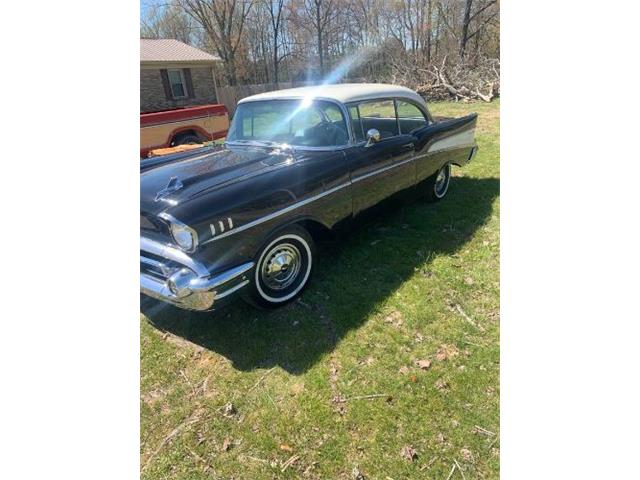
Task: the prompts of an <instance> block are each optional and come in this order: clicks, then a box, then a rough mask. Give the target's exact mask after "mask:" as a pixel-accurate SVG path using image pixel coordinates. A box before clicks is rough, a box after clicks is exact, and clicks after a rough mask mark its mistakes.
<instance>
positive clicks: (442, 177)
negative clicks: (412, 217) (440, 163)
mask: <svg viewBox="0 0 640 480" xmlns="http://www.w3.org/2000/svg"><path fill="white" fill-rule="evenodd" d="M450 171H451V165H448V164H447V165H445V166H444V167H442V168H441V169H440V171H439V172H438V176H437V177H436V184H435V190H436V195H438V196H442V195H444V194H445V193H446V191H447V187H448V186H449V173H450Z"/></svg>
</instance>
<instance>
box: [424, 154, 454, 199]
mask: <svg viewBox="0 0 640 480" xmlns="http://www.w3.org/2000/svg"><path fill="white" fill-rule="evenodd" d="M450 180H451V164H450V163H445V164H444V165H443V166H442V168H440V170H438V171H437V172H436V173H434V174H433V175H431V177H429V178H428V179H427V181H426V196H427V200H428V201H430V202H437V201H438V200H442V199H443V198H444V197H445V195H446V194H447V192H448V191H449V182H450Z"/></svg>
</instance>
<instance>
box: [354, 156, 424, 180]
mask: <svg viewBox="0 0 640 480" xmlns="http://www.w3.org/2000/svg"><path fill="white" fill-rule="evenodd" d="M413 161H414V157H411V158H409V159H407V160H403V161H401V162H398V163H394V164H393V165H389V166H388V167H384V168H381V169H380V170H376V171H374V172H369V173H365V174H364V175H360V176H359V177H356V178H354V179H353V180H352V181H351V182H352V183H356V182H359V181H360V180H364V179H365V178H369V177H373V176H374V175H377V174H379V173H382V172H386V171H387V170H391V169H392V168H396V167H399V166H400V165H404V164H405V163H409V162H413Z"/></svg>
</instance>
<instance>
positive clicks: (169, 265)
mask: <svg viewBox="0 0 640 480" xmlns="http://www.w3.org/2000/svg"><path fill="white" fill-rule="evenodd" d="M140 265H141V270H140V291H141V292H142V293H144V294H145V295H148V296H149V297H152V298H155V299H157V300H162V301H164V302H168V303H171V304H173V305H175V306H177V307H180V308H185V309H188V310H198V311H205V310H211V309H212V308H213V305H214V303H216V302H218V301H219V300H221V299H223V298H225V297H228V296H229V295H231V294H232V293H234V292H237V291H238V290H240V289H241V288H243V287H245V286H246V285H248V284H249V279H248V278H247V274H248V272H249V271H250V270H251V269H252V268H253V266H254V263H253V262H247V263H244V264H242V265H239V266H237V267H235V268H231V269H229V270H225V271H224V272H220V273H217V274H215V275H211V274H210V272H209V271H208V270H207V269H206V268H205V267H204V265H202V264H201V263H199V262H196V261H195V260H193V259H192V258H190V257H188V256H187V255H186V254H185V253H184V252H182V251H180V250H178V249H176V248H174V247H171V246H168V245H164V244H161V243H159V242H156V241H154V240H150V239H148V238H144V237H141V239H140Z"/></svg>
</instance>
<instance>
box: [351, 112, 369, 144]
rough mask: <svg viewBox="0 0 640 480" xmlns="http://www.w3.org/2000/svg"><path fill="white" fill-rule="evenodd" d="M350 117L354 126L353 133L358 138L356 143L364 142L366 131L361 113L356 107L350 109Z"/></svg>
mask: <svg viewBox="0 0 640 480" xmlns="http://www.w3.org/2000/svg"><path fill="white" fill-rule="evenodd" d="M349 116H350V117H351V125H352V126H353V133H354V135H355V136H356V142H363V141H364V140H366V138H365V136H364V131H363V130H362V122H361V121H360V112H359V111H358V107H357V106H356V105H353V106H351V107H349Z"/></svg>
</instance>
